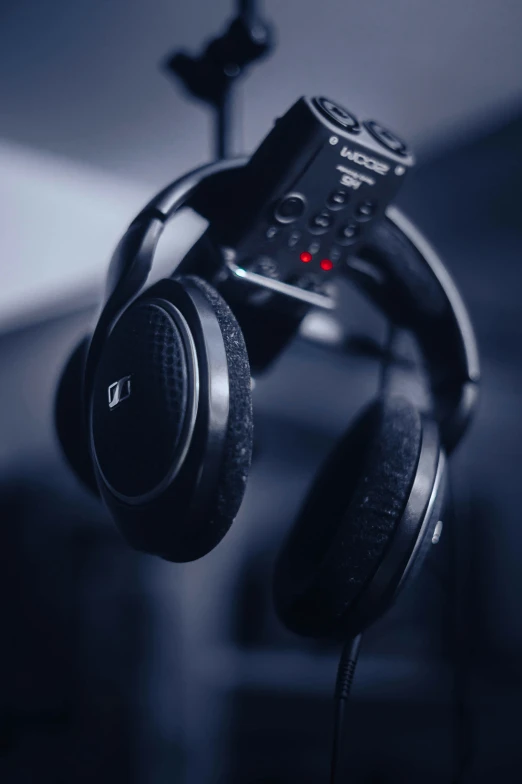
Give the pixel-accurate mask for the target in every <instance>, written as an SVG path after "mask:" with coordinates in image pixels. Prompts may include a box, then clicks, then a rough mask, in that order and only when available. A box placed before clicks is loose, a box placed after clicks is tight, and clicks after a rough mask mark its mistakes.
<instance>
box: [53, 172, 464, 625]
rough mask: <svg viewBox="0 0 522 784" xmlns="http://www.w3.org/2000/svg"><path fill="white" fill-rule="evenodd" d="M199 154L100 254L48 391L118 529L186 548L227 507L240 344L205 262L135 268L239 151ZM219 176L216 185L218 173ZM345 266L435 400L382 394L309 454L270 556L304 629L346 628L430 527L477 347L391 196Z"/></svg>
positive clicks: (286, 613)
mask: <svg viewBox="0 0 522 784" xmlns="http://www.w3.org/2000/svg"><path fill="white" fill-rule="evenodd" d="M243 164H244V161H241V160H238V161H224V162H220V163H217V164H212V165H209V166H205V167H202V168H200V169H198V170H196V171H194V172H191V173H190V174H188V175H187V176H185V177H183V178H182V179H180V180H177V181H176V182H174V183H173V184H171V185H169V186H168V187H167V188H166V189H165V190H163V191H162V192H161V193H160V194H158V195H157V196H156V197H155V198H154V199H153V200H152V201H151V202H150V203H149V204H148V205H147V206H146V207H145V208H144V209H143V210H142V211H141V212H140V214H139V215H138V216H137V217H136V218H135V220H134V221H133V222H132V223H131V225H130V227H129V229H128V230H127V232H126V234H125V235H124V237H123V238H122V240H121V241H120V243H119V245H118V247H117V249H116V251H115V253H114V255H113V258H112V261H111V264H110V268H109V274H108V281H107V293H106V298H105V302H104V304H103V308H102V311H101V314H100V316H99V318H98V321H97V324H96V327H95V329H94V333H93V335H92V337H90V338H85V339H84V340H83V341H82V342H81V343H80V345H79V346H78V347H77V348H76V350H75V351H74V352H73V354H72V356H71V357H70V359H69V361H68V363H67V365H66V367H65V370H64V372H63V375H62V377H61V380H60V383H59V387H58V391H57V398H56V426H57V432H58V435H59V438H60V441H61V444H62V447H63V450H64V452H65V455H66V457H67V458H68V460H69V462H70V464H71V466H72V467H73V469H74V470H75V472H76V474H77V475H78V476H79V477H80V479H81V480H82V481H83V482H84V483H85V484H87V485H88V486H89V487H90V488H91V489H92V490H93V491H95V492H97V493H99V494H100V495H101V497H102V499H103V501H104V502H105V504H106V506H107V507H108V509H109V511H110V513H111V515H112V516H113V518H114V520H115V521H116V524H117V525H118V527H119V529H120V530H121V531H122V533H123V534H124V536H125V537H126V539H127V540H128V541H129V542H130V544H131V545H132V546H133V547H135V548H137V549H139V550H143V551H145V552H148V553H154V554H157V555H160V556H162V557H163V558H165V559H167V560H170V561H175V562H183V561H189V560H193V559H196V558H199V557H201V556H203V555H204V554H206V553H207V552H209V551H210V550H211V549H212V548H214V547H215V546H216V545H217V544H218V543H219V541H220V540H221V539H222V538H223V536H224V535H225V533H226V531H227V530H228V528H229V526H230V525H231V523H232V521H233V520H234V518H235V516H236V514H237V512H238V510H239V507H240V504H241V501H242V498H243V493H244V490H245V486H246V481H247V476H248V471H249V467H250V461H251V452H252V402H251V375H250V367H249V359H248V353H247V346H246V345H245V341H244V339H243V335H242V332H241V329H240V327H239V325H238V322H237V320H236V318H235V316H234V314H233V313H232V310H231V309H230V307H229V305H228V304H227V303H226V302H225V299H224V298H223V297H222V296H221V295H220V294H219V293H218V292H217V290H216V289H215V288H214V287H213V286H212V285H210V283H209V282H208V281H207V280H204V279H203V278H202V277H199V276H194V275H191V274H187V275H176V274H175V275H174V276H173V277H171V278H166V279H163V280H161V281H159V282H158V283H156V284H154V285H153V286H152V287H150V288H148V289H145V290H144V286H145V283H146V280H147V277H148V275H149V271H150V269H151V266H152V261H153V256H154V251H155V248H156V244H157V242H158V239H159V237H160V235H161V233H162V231H163V228H164V226H165V224H166V222H167V221H169V220H170V219H171V218H172V217H173V216H174V215H175V214H176V213H177V212H178V211H179V210H180V209H181V208H182V207H184V206H187V205H191V204H192V203H193V200H194V197H195V194H196V193H198V192H199V189H200V188H201V186H202V184H203V183H205V184H208V183H209V182H211V181H215V180H216V178H219V177H220V176H221V175H222V174H224V173H227V172H230V171H232V170H234V169H236V168H238V167H241V166H242V165H243ZM218 190H219V189H218ZM358 256H359V257H360V259H362V260H363V262H364V263H363V264H356V265H353V266H351V267H350V268H349V269H347V272H346V274H347V275H348V277H349V278H350V280H352V281H354V282H355V283H356V284H357V285H359V286H360V287H361V288H362V290H363V291H364V292H365V293H366V294H367V295H368V296H369V297H370V299H371V300H372V301H373V302H374V303H376V304H377V305H378V307H379V308H380V309H381V311H382V312H383V313H384V314H385V315H386V317H387V318H388V319H389V320H390V321H391V322H392V323H395V324H398V325H399V326H401V327H404V328H406V329H408V330H411V331H412V332H413V334H414V335H415V337H416V339H417V342H418V344H419V346H420V349H421V351H422V354H423V357H424V359H425V362H426V367H427V372H428V376H429V379H430V385H431V392H432V399H433V406H432V410H431V411H430V412H429V413H422V412H421V411H419V410H418V409H417V408H416V407H415V406H414V405H413V404H412V403H411V402H410V401H408V400H406V399H403V398H395V397H392V396H390V395H386V394H385V395H384V396H382V397H380V398H379V399H377V400H375V401H374V402H372V403H370V405H369V406H368V408H367V409H366V410H365V411H364V412H363V413H362V414H361V415H360V416H359V417H358V419H357V421H356V422H355V424H353V425H351V426H350V428H349V429H348V431H347V432H346V434H345V435H344V436H343V438H342V439H341V440H340V442H339V443H338V444H337V446H336V447H335V450H334V452H333V454H332V455H331V456H330V457H329V459H328V460H327V461H326V464H325V465H324V467H323V468H322V469H321V471H320V472H319V476H318V478H317V479H316V481H315V482H314V484H313V487H312V489H311V492H310V494H309V496H308V499H307V500H306V502H305V504H304V506H303V508H302V510H301V512H300V514H299V515H298V518H297V521H296V523H295V526H294V528H293V530H292V533H291V535H290V537H289V539H288V541H287V542H286V544H285V545H284V547H283V550H282V553H281V554H280V556H279V559H278V563H277V567H276V570H275V579H274V593H275V603H276V607H277V610H278V613H279V615H280V617H281V619H282V620H283V621H284V623H285V624H286V625H287V626H288V627H289V628H290V629H292V630H293V631H295V632H297V633H299V634H303V635H306V636H313V637H322V636H327V637H333V638H346V637H347V636H349V635H353V634H357V633H358V632H360V631H361V630H362V629H363V628H364V627H366V626H367V625H368V624H369V623H371V622H372V621H373V620H374V619H375V618H376V617H378V616H379V615H380V614H381V613H382V612H383V611H384V610H385V609H386V608H387V607H388V606H389V603H390V602H391V601H392V600H393V598H394V597H395V595H396V594H397V591H398V590H399V588H400V587H401V586H402V585H403V583H404V580H405V578H406V576H407V575H408V574H410V573H411V571H412V567H413V566H414V565H416V566H418V564H419V563H420V562H421V560H422V555H423V553H425V552H426V550H427V549H429V545H430V544H431V542H432V540H434V539H435V538H436V535H437V532H436V531H435V528H436V525H437V522H438V519H439V511H440V508H441V504H442V501H443V495H444V493H443V491H444V485H445V462H446V461H445V456H446V455H448V454H450V453H451V452H452V450H453V449H454V448H455V447H456V445H457V443H458V442H459V441H460V439H461V438H462V436H463V434H464V431H465V429H466V427H467V425H468V423H469V420H470V418H471V415H472V413H473V410H474V408H475V403H476V398H477V384H478V381H479V363H478V354H477V349H476V344H475V338H474V334H473V329H472V327H471V323H470V320H469V318H468V315H467V313H466V309H465V307H464V305H463V303H462V300H461V298H460V295H459V293H458V291H457V289H456V287H455V285H454V283H453V282H452V280H451V278H450V276H449V274H448V272H447V271H446V269H445V268H444V266H443V264H442V262H441V261H440V259H439V258H438V256H437V255H436V254H435V252H434V251H433V250H432V249H431V247H429V245H428V244H427V243H426V241H425V240H424V238H423V237H422V236H421V235H420V234H419V233H418V231H416V230H415V229H414V228H413V227H412V226H411V225H410V224H409V222H408V221H407V220H406V219H405V218H404V217H403V216H402V215H401V214H400V213H399V212H398V211H397V210H396V209H393V208H388V210H387V212H386V217H385V218H384V219H383V220H381V221H380V223H379V224H378V225H377V226H376V227H375V230H374V232H373V233H372V236H371V238H370V239H369V240H368V242H367V243H366V245H365V247H364V248H363V249H362V250H361V252H360V253H359V254H358Z"/></svg>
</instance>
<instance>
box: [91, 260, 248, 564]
mask: <svg viewBox="0 0 522 784" xmlns="http://www.w3.org/2000/svg"><path fill="white" fill-rule="evenodd" d="M114 390H115V391H114ZM91 428H92V431H91V432H92V452H93V463H94V464H95V471H96V475H97V477H98V482H99V486H100V492H101V495H102V498H103V500H104V502H105V503H106V505H107V506H108V508H109V510H110V512H111V514H112V516H113V518H114V521H115V522H116V524H117V526H118V527H119V529H120V530H121V532H122V533H123V535H124V536H125V538H126V539H127V541H128V542H129V543H130V544H131V545H132V546H133V547H134V548H136V549H138V550H142V551H144V552H147V553H151V554H155V555H160V556H162V557H163V558H165V559H167V560H170V561H175V562H183V561H191V560H195V559H197V558H200V557H202V556H203V555H205V554H206V553H208V552H210V551H211V550H212V549H213V548H214V547H216V545H217V544H218V543H219V542H220V541H221V539H222V538H223V537H224V535H225V534H226V532H227V530H228V528H229V527H230V525H231V524H232V522H233V520H234V518H235V516H236V514H237V512H238V510H239V507H240V504H241V501H242V498H243V494H244V491H245V487H246V482H247V476H248V471H249V467H250V460H251V452H252V399H251V379H250V366H249V362H248V354H247V350H246V346H245V342H244V339H243V336H242V333H241V329H240V327H239V324H238V322H237V320H236V318H235V316H234V314H233V313H232V311H231V310H230V308H229V307H228V305H227V304H226V302H225V300H224V299H223V298H222V297H221V296H220V295H219V294H218V292H217V291H215V290H214V289H213V288H212V287H211V286H210V285H209V284H208V283H206V282H205V281H204V280H202V279H200V278H198V277H192V276H179V277H176V278H174V279H164V280H161V281H159V282H158V283H157V284H155V285H154V286H153V287H151V289H149V290H147V291H146V292H144V293H143V294H142V295H141V296H140V297H138V298H137V299H136V300H135V301H134V302H133V303H132V304H131V305H129V307H128V308H127V309H126V310H125V311H124V312H123V314H122V315H121V316H120V317H119V319H118V321H117V322H116V324H115V326H114V328H113V330H112V331H111V333H110V335H109V336H108V338H107V340H106V341H105V344H104V346H103V349H102V351H101V355H100V359H99V362H98V365H97V369H96V373H95V378H94V386H93V395H92V405H91Z"/></svg>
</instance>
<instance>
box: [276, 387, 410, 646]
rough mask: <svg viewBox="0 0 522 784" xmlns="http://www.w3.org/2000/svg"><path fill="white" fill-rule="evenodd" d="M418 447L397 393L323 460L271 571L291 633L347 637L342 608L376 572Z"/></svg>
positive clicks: (364, 418)
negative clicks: (396, 396)
mask: <svg viewBox="0 0 522 784" xmlns="http://www.w3.org/2000/svg"><path fill="white" fill-rule="evenodd" d="M421 445H422V420H421V416H420V414H419V412H418V411H417V409H416V408H415V407H414V406H413V405H412V404H411V403H410V402H409V401H407V400H404V399H402V398H388V399H381V400H377V401H376V402H374V403H372V404H371V405H370V406H369V407H368V408H367V409H366V410H365V411H364V412H363V413H362V415H361V416H360V417H359V418H358V419H357V421H356V422H355V424H354V425H353V427H351V428H350V429H349V430H348V431H347V433H346V434H345V436H344V437H343V438H342V440H341V441H340V443H339V444H338V445H337V447H336V448H335V449H334V451H333V453H332V454H331V455H330V457H329V458H328V459H327V461H326V463H325V464H324V466H323V467H322V469H321V471H320V473H319V475H318V478H317V479H316V481H315V483H314V485H313V487H312V490H311V492H310V494H309V496H308V498H307V500H306V501H305V504H304V506H303V508H302V510H301V512H300V514H299V516H298V518H297V520H296V523H295V525H294V528H293V530H292V532H291V534H290V537H289V538H288V540H287V542H286V544H285V545H284V547H283V550H282V552H281V554H280V556H279V559H278V562H277V565H276V569H275V575H274V599H275V605H276V610H277V612H278V615H279V617H280V618H281V620H282V621H283V623H284V624H285V625H286V626H287V627H288V628H289V629H290V630H291V631H294V632H296V633H297V634H302V635H304V636H308V637H343V636H345V635H346V628H349V625H348V620H349V611H350V609H351V608H352V605H353V604H354V602H355V600H356V599H357V598H358V596H359V595H360V594H361V592H362V591H363V589H364V588H365V587H366V586H367V585H368V583H369V582H370V581H371V579H372V577H373V576H374V574H375V572H376V571H377V569H378V567H379V564H380V563H381V560H382V558H383V556H384V554H385V552H386V550H387V548H388V545H389V544H390V542H391V539H392V538H393V535H394V533H395V531H396V529H397V526H398V524H399V521H400V519H401V516H402V514H403V512H404V509H405V507H406V503H407V501H408V497H409V494H410V491H411V488H412V486H413V482H414V479H415V476H416V471H417V466H418V463H419V457H420V453H421ZM414 541H415V540H413V541H412V545H413V543H414Z"/></svg>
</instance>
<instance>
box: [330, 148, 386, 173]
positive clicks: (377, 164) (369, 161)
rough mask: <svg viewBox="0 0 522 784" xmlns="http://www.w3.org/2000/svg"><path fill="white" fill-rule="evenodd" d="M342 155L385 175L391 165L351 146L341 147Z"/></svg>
mask: <svg viewBox="0 0 522 784" xmlns="http://www.w3.org/2000/svg"><path fill="white" fill-rule="evenodd" d="M340 155H341V157H342V158H348V160H349V161H353V162H354V163H357V164H358V165H359V166H364V167H365V168H366V169H370V170H371V171H373V172H375V173H376V174H382V175H385V174H388V172H389V171H390V167H389V166H388V164H387V163H383V161H377V160H375V158H370V156H369V155H365V154H364V153H363V152H359V151H358V150H350V148H349V147H343V148H342V149H341V152H340Z"/></svg>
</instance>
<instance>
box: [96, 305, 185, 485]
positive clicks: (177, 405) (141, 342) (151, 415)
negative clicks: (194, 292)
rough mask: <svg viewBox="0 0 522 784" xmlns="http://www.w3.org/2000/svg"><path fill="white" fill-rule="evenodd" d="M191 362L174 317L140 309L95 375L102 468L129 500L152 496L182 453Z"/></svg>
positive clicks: (121, 326) (128, 315) (119, 330)
mask: <svg viewBox="0 0 522 784" xmlns="http://www.w3.org/2000/svg"><path fill="white" fill-rule="evenodd" d="M188 373H189V369H188V364H187V356H186V351H185V348H184V343H183V339H182V336H181V333H180V330H179V328H178V326H177V324H176V322H175V320H174V318H173V317H172V315H171V314H170V313H169V312H168V311H167V310H166V309H165V308H163V307H161V306H160V305H159V304H157V303H155V302H152V301H147V300H145V301H141V302H139V303H136V304H135V305H131V307H130V308H129V309H128V310H127V311H126V312H125V313H124V314H123V316H122V317H121V318H120V320H119V321H118V323H117V324H116V326H115V328H114V330H113V332H112V333H111V335H110V337H109V338H108V340H107V343H106V345H105V347H104V350H103V353H102V357H101V360H100V363H99V366H98V370H97V372H96V378H95V383H94V391H93V404H92V435H93V444H94V448H95V452H96V457H97V460H98V465H99V468H100V470H101V472H102V474H103V476H104V478H105V480H106V482H107V483H108V484H109V486H110V487H112V488H113V490H115V491H116V492H117V493H119V494H121V495H124V496H127V497H139V496H142V495H144V494H146V493H150V492H152V491H153V490H154V488H156V487H157V486H158V485H159V483H160V482H161V481H162V480H163V479H164V478H165V476H166V475H167V474H168V473H169V471H170V470H171V468H172V465H173V464H174V462H175V459H176V455H177V453H179V450H180V449H182V448H183V431H184V425H185V421H186V417H187V411H188V403H189V401H188V398H189V387H190V385H189V378H188Z"/></svg>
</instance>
